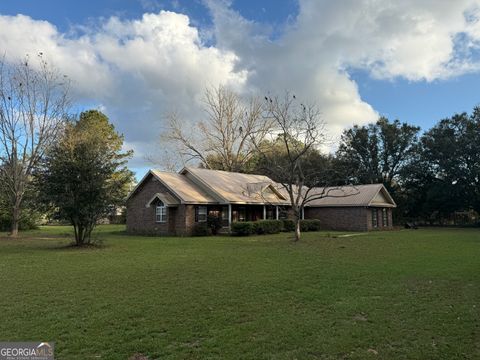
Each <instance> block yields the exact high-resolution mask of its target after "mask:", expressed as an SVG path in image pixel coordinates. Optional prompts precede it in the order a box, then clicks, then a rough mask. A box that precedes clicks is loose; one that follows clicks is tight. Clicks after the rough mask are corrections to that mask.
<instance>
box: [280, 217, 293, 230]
mask: <svg viewBox="0 0 480 360" xmlns="http://www.w3.org/2000/svg"><path fill="white" fill-rule="evenodd" d="M283 231H285V232H293V231H295V221H293V220H289V219H288V220H283Z"/></svg>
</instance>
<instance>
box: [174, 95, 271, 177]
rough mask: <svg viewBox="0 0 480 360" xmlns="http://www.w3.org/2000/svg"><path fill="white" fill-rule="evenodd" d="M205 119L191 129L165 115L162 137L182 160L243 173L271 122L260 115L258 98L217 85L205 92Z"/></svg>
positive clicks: (260, 107)
mask: <svg viewBox="0 0 480 360" xmlns="http://www.w3.org/2000/svg"><path fill="white" fill-rule="evenodd" d="M204 110H205V118H204V120H202V121H199V122H198V123H196V124H195V125H194V126H193V127H191V128H188V127H186V126H185V121H183V119H181V118H180V117H179V116H178V114H176V113H172V114H170V115H169V116H168V122H169V125H168V131H167V134H166V136H165V138H166V139H167V140H169V141H171V142H173V143H174V144H176V145H177V146H178V150H179V153H180V155H181V156H182V158H183V161H184V162H186V163H188V162H191V161H197V162H200V163H201V164H202V165H203V166H205V167H206V168H208V169H219V170H226V171H245V170H246V168H247V166H248V163H249V161H250V160H251V159H252V158H253V156H254V155H255V146H254V143H255V142H261V141H262V140H263V139H264V137H265V136H266V134H267V133H268V131H269V130H270V129H271V126H272V122H271V121H270V119H266V118H265V117H263V116H262V102H261V101H260V100H259V99H258V98H250V99H248V100H244V99H242V98H241V97H240V95H239V94H237V93H235V92H234V91H232V90H230V89H228V88H226V87H224V86H219V87H218V88H214V89H207V90H206V91H205V96H204Z"/></svg>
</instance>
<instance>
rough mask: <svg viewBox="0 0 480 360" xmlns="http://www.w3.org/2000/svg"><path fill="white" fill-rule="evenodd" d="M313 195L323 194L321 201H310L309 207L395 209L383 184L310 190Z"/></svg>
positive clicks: (395, 205) (393, 202)
mask: <svg viewBox="0 0 480 360" xmlns="http://www.w3.org/2000/svg"><path fill="white" fill-rule="evenodd" d="M312 191H313V194H318V195H321V194H324V195H325V197H323V198H321V199H316V200H312V201H311V202H309V203H308V204H307V206H310V207H335V206H382V207H397V204H396V203H395V201H393V199H392V197H391V196H390V194H389V193H388V191H387V189H386V188H385V186H383V184H368V185H355V186H352V185H350V186H336V187H326V188H318V189H315V190H312Z"/></svg>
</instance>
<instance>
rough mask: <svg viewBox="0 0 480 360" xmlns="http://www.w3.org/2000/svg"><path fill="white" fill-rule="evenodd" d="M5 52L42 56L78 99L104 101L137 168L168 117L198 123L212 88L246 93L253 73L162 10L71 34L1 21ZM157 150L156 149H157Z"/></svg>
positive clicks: (16, 19) (0, 45)
mask: <svg viewBox="0 0 480 360" xmlns="http://www.w3.org/2000/svg"><path fill="white" fill-rule="evenodd" d="M0 29H8V31H0V49H5V54H6V56H7V60H14V59H18V58H22V57H24V56H25V54H36V53H38V52H43V53H44V54H45V57H46V58H47V59H48V60H49V61H51V62H53V63H54V64H55V66H57V67H58V68H59V69H60V71H62V72H63V73H65V74H68V75H69V76H70V78H72V79H73V81H74V88H75V94H74V95H75V97H77V98H78V99H81V100H83V101H85V102H87V103H92V102H93V103H97V104H101V106H102V109H103V110H104V111H106V113H107V114H108V115H109V116H110V118H111V120H112V121H113V122H114V123H115V125H116V126H117V128H118V129H119V130H120V131H121V132H123V133H124V134H125V136H126V140H127V141H128V143H129V146H131V147H132V148H134V149H136V150H137V151H136V157H135V159H134V161H133V162H132V164H133V165H140V164H141V163H142V162H144V160H143V154H148V153H149V152H151V151H153V149H154V148H155V147H154V144H155V143H156V140H157V138H158V135H159V133H160V132H161V131H162V122H161V120H162V118H163V117H164V116H165V114H166V113H168V112H170V111H173V110H179V111H181V112H182V113H184V114H185V115H186V116H187V117H188V118H191V119H192V120H197V119H198V116H199V99H200V98H201V95H202V93H203V91H204V89H205V87H207V86H215V85H217V84H220V83H221V84H226V85H230V86H233V87H236V88H241V87H242V86H243V84H244V83H245V81H246V78H247V73H246V71H244V70H240V69H238V70H237V69H235V63H236V61H237V57H236V55H235V54H234V53H233V52H231V51H228V50H219V49H218V48H216V47H213V46H206V45H204V44H203V43H202V41H201V39H200V36H199V33H198V30H197V29H196V28H194V27H192V26H190V24H189V18H188V17H187V16H185V15H182V14H177V13H173V12H166V11H162V12H160V13H158V14H145V15H143V17H142V18H141V19H139V20H131V21H128V20H120V19H118V18H116V17H112V18H110V19H108V20H107V21H105V22H104V23H103V24H102V23H101V24H100V25H99V26H98V27H97V28H91V29H85V28H83V33H81V34H80V35H77V36H70V37H67V36H66V35H65V34H62V33H60V32H59V31H58V30H57V29H56V28H55V27H54V26H53V25H52V24H50V23H48V22H46V21H37V20H33V19H31V18H30V17H27V16H23V15H18V16H0ZM156 150H157V151H158V149H156Z"/></svg>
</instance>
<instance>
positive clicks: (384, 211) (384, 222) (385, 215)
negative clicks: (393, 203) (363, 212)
mask: <svg viewBox="0 0 480 360" xmlns="http://www.w3.org/2000/svg"><path fill="white" fill-rule="evenodd" d="M382 226H383V227H387V226H388V210H387V209H386V208H383V209H382Z"/></svg>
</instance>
